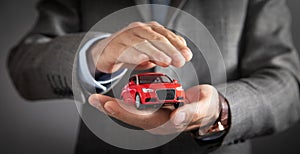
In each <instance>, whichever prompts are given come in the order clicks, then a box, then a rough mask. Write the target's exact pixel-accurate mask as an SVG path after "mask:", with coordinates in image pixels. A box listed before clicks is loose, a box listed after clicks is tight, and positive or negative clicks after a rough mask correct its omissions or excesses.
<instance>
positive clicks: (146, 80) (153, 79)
mask: <svg viewBox="0 0 300 154" xmlns="http://www.w3.org/2000/svg"><path fill="white" fill-rule="evenodd" d="M170 82H172V81H171V80H170V78H168V77H167V76H158V75H156V76H140V77H139V83H140V84H151V83H170Z"/></svg>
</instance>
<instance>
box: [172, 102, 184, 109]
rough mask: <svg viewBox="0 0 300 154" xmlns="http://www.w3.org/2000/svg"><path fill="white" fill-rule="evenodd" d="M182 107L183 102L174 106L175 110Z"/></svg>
mask: <svg viewBox="0 0 300 154" xmlns="http://www.w3.org/2000/svg"><path fill="white" fill-rule="evenodd" d="M180 106H183V102H180V103H175V104H174V107H175V109H177V108H179V107H180Z"/></svg>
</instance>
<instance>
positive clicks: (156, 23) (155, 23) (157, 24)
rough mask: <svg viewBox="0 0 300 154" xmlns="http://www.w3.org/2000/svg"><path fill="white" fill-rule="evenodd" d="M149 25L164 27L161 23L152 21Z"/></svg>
mask: <svg viewBox="0 0 300 154" xmlns="http://www.w3.org/2000/svg"><path fill="white" fill-rule="evenodd" d="M149 25H154V26H162V25H161V24H159V23H158V22H156V21H150V22H149Z"/></svg>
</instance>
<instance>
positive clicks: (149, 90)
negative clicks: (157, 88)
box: [142, 88, 154, 93]
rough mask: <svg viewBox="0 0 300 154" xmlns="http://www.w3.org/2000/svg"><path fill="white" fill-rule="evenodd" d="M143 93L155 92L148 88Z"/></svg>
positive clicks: (143, 89)
mask: <svg viewBox="0 0 300 154" xmlns="http://www.w3.org/2000/svg"><path fill="white" fill-rule="evenodd" d="M142 91H143V92H144V93H150V92H154V90H153V89H148V88H142Z"/></svg>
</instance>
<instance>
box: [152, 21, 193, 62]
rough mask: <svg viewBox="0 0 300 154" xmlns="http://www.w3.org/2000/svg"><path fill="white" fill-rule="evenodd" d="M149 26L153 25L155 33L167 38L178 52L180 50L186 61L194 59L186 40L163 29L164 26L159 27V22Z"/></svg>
mask: <svg viewBox="0 0 300 154" xmlns="http://www.w3.org/2000/svg"><path fill="white" fill-rule="evenodd" d="M148 24H149V25H151V28H152V29H153V30H154V31H156V32H157V33H159V34H161V35H163V36H165V37H166V38H167V39H168V40H169V41H170V42H171V43H172V44H173V45H174V46H175V47H176V48H177V49H178V50H180V51H181V54H182V55H183V56H184V58H185V59H186V61H190V60H191V59H192V56H193V54H192V52H191V50H190V49H189V48H188V47H187V44H186V41H185V39H184V38H182V37H181V36H178V35H176V34H175V33H173V32H172V31H170V30H168V29H167V28H165V27H163V26H162V25H159V24H158V23H157V22H150V23H148Z"/></svg>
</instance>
